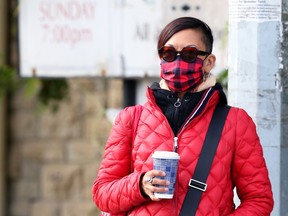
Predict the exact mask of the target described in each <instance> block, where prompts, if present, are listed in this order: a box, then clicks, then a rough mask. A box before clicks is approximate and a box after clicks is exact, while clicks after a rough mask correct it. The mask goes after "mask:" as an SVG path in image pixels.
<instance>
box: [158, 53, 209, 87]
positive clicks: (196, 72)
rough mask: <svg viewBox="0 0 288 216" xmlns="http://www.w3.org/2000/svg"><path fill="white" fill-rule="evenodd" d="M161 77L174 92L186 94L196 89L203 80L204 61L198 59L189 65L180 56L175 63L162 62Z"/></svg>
mask: <svg viewBox="0 0 288 216" xmlns="http://www.w3.org/2000/svg"><path fill="white" fill-rule="evenodd" d="M160 65H161V77H162V78H163V79H164V80H165V81H166V83H167V85H168V87H169V89H170V90H171V91H173V92H186V91H188V90H193V89H195V88H196V87H197V86H198V85H200V84H201V83H202V80H203V71H202V66H203V60H202V59H200V58H196V60H195V62H192V63H188V62H185V61H183V60H182V59H181V58H180V56H178V57H177V58H176V59H175V60H174V61H173V62H166V61H165V60H162V61H161V64H160Z"/></svg>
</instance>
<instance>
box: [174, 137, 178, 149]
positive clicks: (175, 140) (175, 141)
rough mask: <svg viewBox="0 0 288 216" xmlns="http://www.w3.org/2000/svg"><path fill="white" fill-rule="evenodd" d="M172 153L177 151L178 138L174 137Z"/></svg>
mask: <svg viewBox="0 0 288 216" xmlns="http://www.w3.org/2000/svg"><path fill="white" fill-rule="evenodd" d="M173 151H174V152H177V151H178V137H174V150H173Z"/></svg>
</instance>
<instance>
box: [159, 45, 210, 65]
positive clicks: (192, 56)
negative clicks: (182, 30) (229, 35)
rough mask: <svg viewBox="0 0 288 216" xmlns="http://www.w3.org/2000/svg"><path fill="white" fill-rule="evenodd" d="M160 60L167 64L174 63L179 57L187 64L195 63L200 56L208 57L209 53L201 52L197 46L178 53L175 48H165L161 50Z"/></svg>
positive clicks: (185, 48) (188, 47) (187, 47)
mask: <svg viewBox="0 0 288 216" xmlns="http://www.w3.org/2000/svg"><path fill="white" fill-rule="evenodd" d="M158 52H159V56H160V58H162V59H164V60H165V61H167V62H173V61H174V60H175V59H176V58H177V56H178V55H180V57H181V59H182V60H183V61H185V62H188V63H191V62H195V61H196V58H197V56H198V55H203V56H207V55H210V53H208V52H204V51H200V50H198V49H197V48H196V47H195V46H186V47H184V48H183V49H182V50H181V51H177V50H176V49H175V48H174V47H173V46H163V47H161V48H160V49H159V50H158Z"/></svg>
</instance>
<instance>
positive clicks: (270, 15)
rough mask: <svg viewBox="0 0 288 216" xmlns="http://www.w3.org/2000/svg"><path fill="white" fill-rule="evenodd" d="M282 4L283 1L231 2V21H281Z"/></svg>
mask: <svg viewBox="0 0 288 216" xmlns="http://www.w3.org/2000/svg"><path fill="white" fill-rule="evenodd" d="M281 4H282V1H281V0H249V1H248V0H229V21H230V22H240V21H249V22H251V21H252V22H265V21H280V20H281V14H282V13H281Z"/></svg>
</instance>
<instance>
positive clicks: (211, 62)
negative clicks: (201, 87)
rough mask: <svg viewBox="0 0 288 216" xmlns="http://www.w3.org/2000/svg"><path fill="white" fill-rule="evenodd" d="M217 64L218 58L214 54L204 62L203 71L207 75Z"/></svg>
mask: <svg viewBox="0 0 288 216" xmlns="http://www.w3.org/2000/svg"><path fill="white" fill-rule="evenodd" d="M215 62H216V56H215V55H213V54H210V55H209V56H207V58H206V59H205V60H204V62H203V71H204V72H206V73H209V72H210V71H211V70H212V68H213V67H214V65H215Z"/></svg>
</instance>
